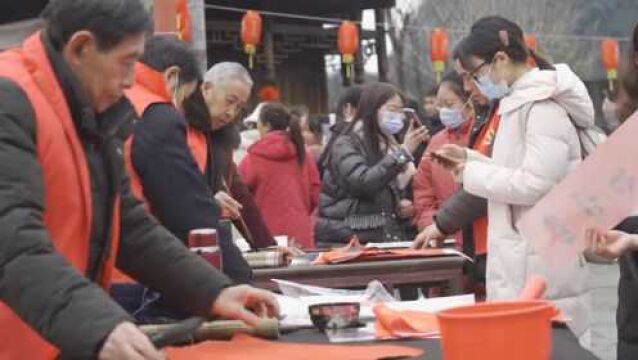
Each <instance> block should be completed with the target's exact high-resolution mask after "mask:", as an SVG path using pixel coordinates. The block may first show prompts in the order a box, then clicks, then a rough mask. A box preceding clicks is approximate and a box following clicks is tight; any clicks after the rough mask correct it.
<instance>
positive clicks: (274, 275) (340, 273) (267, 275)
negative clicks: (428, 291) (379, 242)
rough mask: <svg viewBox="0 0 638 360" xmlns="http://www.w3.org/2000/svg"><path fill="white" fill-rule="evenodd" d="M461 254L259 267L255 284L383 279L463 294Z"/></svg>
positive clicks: (390, 284)
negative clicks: (273, 280) (278, 280)
mask: <svg viewBox="0 0 638 360" xmlns="http://www.w3.org/2000/svg"><path fill="white" fill-rule="evenodd" d="M464 261H465V260H464V259H463V258H461V257H460V256H440V257H430V258H420V259H408V260H387V261H370V262H361V263H352V264H336V265H297V266H289V267H285V268H274V269H258V270H254V272H253V285H254V286H257V287H260V288H264V289H270V290H277V284H275V283H274V282H272V281H270V280H271V279H281V280H288V281H294V282H299V283H303V284H308V285H315V286H324V287H330V288H362V287H365V286H366V285H368V283H369V282H370V281H372V280H379V281H380V282H381V283H383V284H384V285H385V286H386V287H387V288H388V289H393V288H395V287H400V286H405V285H412V286H424V287H433V286H440V287H442V288H443V290H444V292H445V295H455V294H460V293H461V290H462V289H461V279H462V272H463V262H464Z"/></svg>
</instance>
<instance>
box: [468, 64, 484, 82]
mask: <svg viewBox="0 0 638 360" xmlns="http://www.w3.org/2000/svg"><path fill="white" fill-rule="evenodd" d="M489 64H490V62H488V61H483V63H482V64H481V65H479V66H477V67H476V68H475V69H474V70H472V71H470V72H469V74H468V75H467V76H469V77H471V78H472V79H474V80H475V81H476V82H481V81H480V80H479V79H478V77H477V76H476V73H478V72H479V70H481V69H482V68H483V67H484V66H486V65H489Z"/></svg>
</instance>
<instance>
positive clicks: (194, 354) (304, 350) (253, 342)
mask: <svg viewBox="0 0 638 360" xmlns="http://www.w3.org/2000/svg"><path fill="white" fill-rule="evenodd" d="M166 354H167V355H168V358H169V359H171V360H182V359H183V360H243V359H246V360H282V359H313V360H335V359H340V360H371V359H380V358H395V357H414V356H419V355H421V354H423V350H422V349H415V348H411V347H407V346H396V345H357V346H354V345H328V344H326V345H317V344H293V343H285V342H279V341H267V340H262V339H258V338H254V337H251V336H249V335H245V334H237V335H235V337H233V339H232V340H231V341H206V342H203V343H200V344H197V345H192V346H186V347H180V348H169V349H168V350H167V351H166Z"/></svg>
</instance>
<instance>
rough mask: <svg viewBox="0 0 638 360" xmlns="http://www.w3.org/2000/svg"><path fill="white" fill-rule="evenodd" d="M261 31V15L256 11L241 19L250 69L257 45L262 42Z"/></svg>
mask: <svg viewBox="0 0 638 360" xmlns="http://www.w3.org/2000/svg"><path fill="white" fill-rule="evenodd" d="M261 31H262V23H261V15H259V13H258V12H256V11H253V10H248V11H247V12H246V14H244V16H243V17H242V19H241V40H242V42H243V43H244V52H245V53H246V54H247V55H248V67H249V68H251V69H252V68H253V58H254V57H255V53H256V52H257V45H259V43H260V42H261Z"/></svg>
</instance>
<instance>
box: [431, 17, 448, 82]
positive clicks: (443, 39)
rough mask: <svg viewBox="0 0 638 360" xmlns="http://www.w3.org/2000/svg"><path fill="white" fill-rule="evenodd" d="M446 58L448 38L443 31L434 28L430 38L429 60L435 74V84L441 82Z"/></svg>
mask: <svg viewBox="0 0 638 360" xmlns="http://www.w3.org/2000/svg"><path fill="white" fill-rule="evenodd" d="M447 57H448V37H447V32H446V31H445V29H442V28H436V29H434V30H432V34H431V36H430V59H431V60H432V66H433V68H434V72H435V73H436V82H437V83H438V82H440V81H441V75H442V74H443V71H444V70H445V62H446V61H447Z"/></svg>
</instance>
